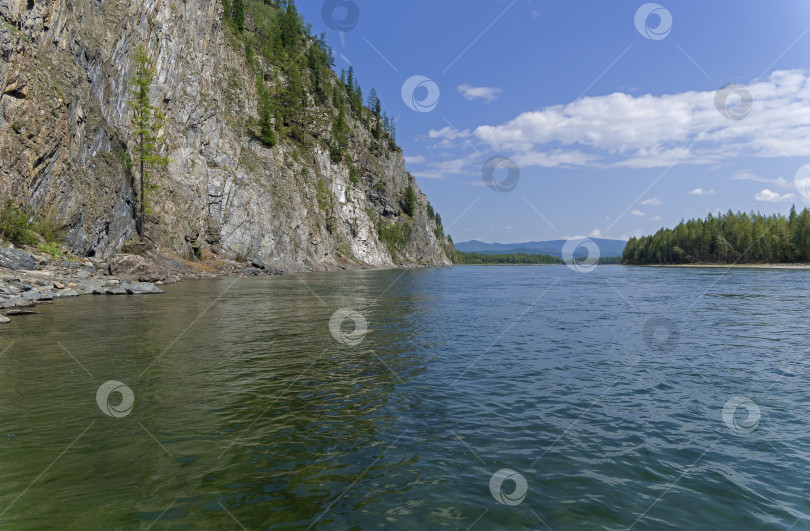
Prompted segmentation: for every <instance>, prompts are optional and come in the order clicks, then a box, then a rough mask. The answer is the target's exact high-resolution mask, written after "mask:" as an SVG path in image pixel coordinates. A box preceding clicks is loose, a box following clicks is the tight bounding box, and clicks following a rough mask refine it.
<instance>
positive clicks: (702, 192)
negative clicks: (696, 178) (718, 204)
mask: <svg viewBox="0 0 810 531" xmlns="http://www.w3.org/2000/svg"><path fill="white" fill-rule="evenodd" d="M689 193H690V194H692V195H714V188H712V189H711V190H704V189H703V188H695V189H694V190H692V191H691V192H689Z"/></svg>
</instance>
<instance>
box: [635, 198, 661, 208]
mask: <svg viewBox="0 0 810 531" xmlns="http://www.w3.org/2000/svg"><path fill="white" fill-rule="evenodd" d="M639 204H640V205H651V206H659V205H662V204H663V201H661V200H660V199H658V198H657V197H651V198H649V199H645V200H644V201H642V202H641V203H639Z"/></svg>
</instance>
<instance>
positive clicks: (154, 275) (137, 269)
mask: <svg viewBox="0 0 810 531" xmlns="http://www.w3.org/2000/svg"><path fill="white" fill-rule="evenodd" d="M107 270H108V271H109V273H110V275H113V276H116V277H122V276H128V277H130V278H132V279H133V280H137V281H139V282H157V281H158V280H160V281H165V280H166V279H167V278H168V276H169V273H168V271H166V269H164V268H162V267H160V266H158V265H156V264H155V263H154V262H152V261H151V260H149V259H148V258H146V257H144V256H138V255H134V254H119V255H116V256H114V257H112V258H111V259H110V260H109V263H108V265H107Z"/></svg>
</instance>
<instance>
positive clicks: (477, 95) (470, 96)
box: [458, 85, 503, 103]
mask: <svg viewBox="0 0 810 531" xmlns="http://www.w3.org/2000/svg"><path fill="white" fill-rule="evenodd" d="M458 92H459V94H461V96H462V97H463V98H464V99H465V100H469V101H474V100H482V101H483V102H484V103H490V102H493V101H495V100H497V99H498V96H500V94H501V92H503V89H501V88H499V87H473V86H472V85H459V86H458Z"/></svg>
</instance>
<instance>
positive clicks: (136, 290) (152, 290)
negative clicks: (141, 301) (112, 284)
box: [121, 282, 163, 295]
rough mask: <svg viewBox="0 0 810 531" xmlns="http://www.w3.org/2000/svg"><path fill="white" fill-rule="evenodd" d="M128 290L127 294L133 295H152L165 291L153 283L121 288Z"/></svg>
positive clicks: (140, 283)
mask: <svg viewBox="0 0 810 531" xmlns="http://www.w3.org/2000/svg"><path fill="white" fill-rule="evenodd" d="M121 287H122V288H124V289H126V290H127V293H130V294H132V295H152V294H160V293H163V290H162V289H160V288H159V287H157V286H155V285H154V284H152V283H151V282H133V283H131V284H124V285H123V286H121Z"/></svg>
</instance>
